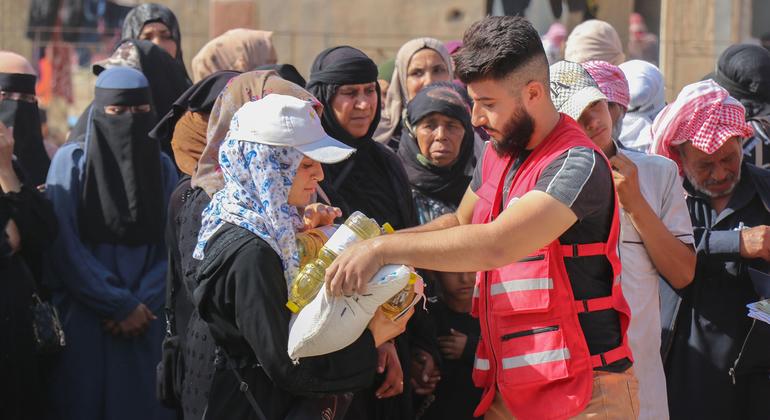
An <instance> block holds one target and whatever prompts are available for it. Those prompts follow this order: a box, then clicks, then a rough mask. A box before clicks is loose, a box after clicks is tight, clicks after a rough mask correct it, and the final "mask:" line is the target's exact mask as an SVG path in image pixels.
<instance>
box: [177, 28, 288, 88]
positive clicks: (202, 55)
mask: <svg viewBox="0 0 770 420" xmlns="http://www.w3.org/2000/svg"><path fill="white" fill-rule="evenodd" d="M272 38H273V33H272V32H269V31H256V30H252V29H242V28H239V29H231V30H229V31H227V32H225V33H223V34H222V35H220V36H218V37H216V38H214V39H212V40H211V41H209V42H208V43H206V45H204V46H203V48H201V49H200V51H198V54H196V55H195V57H193V59H192V73H193V82H196V83H197V82H198V81H199V80H201V79H203V78H204V77H206V76H208V75H210V74H212V73H216V72H218V71H221V70H235V71H240V72H246V71H251V70H254V69H256V68H257V67H259V66H262V65H265V64H275V63H276V62H278V58H277V56H276V52H275V48H274V47H273V41H272Z"/></svg>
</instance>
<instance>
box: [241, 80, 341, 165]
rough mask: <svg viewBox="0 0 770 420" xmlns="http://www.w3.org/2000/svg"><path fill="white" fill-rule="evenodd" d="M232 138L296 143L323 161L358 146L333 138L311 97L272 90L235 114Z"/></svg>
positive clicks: (334, 159) (333, 159)
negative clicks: (314, 106)
mask: <svg viewBox="0 0 770 420" xmlns="http://www.w3.org/2000/svg"><path fill="white" fill-rule="evenodd" d="M227 138H228V139H233V140H239V141H250V142H254V143H261V144H269V145H271V146H285V147H293V148H295V149H297V150H299V151H300V152H302V154H303V155H305V156H307V157H309V158H310V159H313V160H315V161H318V162H321V163H337V162H341V161H343V160H345V159H347V158H349V157H350V155H352V154H353V152H355V151H356V149H354V148H352V147H350V146H347V145H345V144H344V143H342V142H341V141H339V140H337V139H334V138H332V137H331V136H329V135H328V134H326V132H325V131H324V129H323V127H322V126H321V118H320V117H319V116H318V114H317V113H316V111H315V109H313V104H312V103H311V102H309V101H305V100H302V99H298V98H295V97H293V96H288V95H279V94H276V93H271V94H269V95H267V96H265V97H263V98H262V99H260V100H258V101H253V102H247V103H246V104H244V105H243V106H242V107H241V108H240V109H239V110H238V111H237V112H236V113H235V115H233V120H232V123H231V124H230V132H229V133H228V135H227Z"/></svg>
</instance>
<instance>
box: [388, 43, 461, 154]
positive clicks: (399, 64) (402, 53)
mask: <svg viewBox="0 0 770 420" xmlns="http://www.w3.org/2000/svg"><path fill="white" fill-rule="evenodd" d="M425 48H428V49H431V50H433V51H436V52H437V53H438V55H440V56H441V58H443V59H444V63H446V68H447V70H448V71H449V76H450V79H451V77H452V75H453V74H454V65H453V63H452V57H451V56H450V55H449V51H447V49H446V47H445V46H444V43H443V42H441V41H439V40H438V39H435V38H417V39H413V40H411V41H408V42H407V43H406V44H404V45H402V46H401V48H400V49H399V50H398V54H396V65H395V66H396V68H395V71H393V76H392V77H391V79H390V86H389V87H388V94H387V96H386V99H385V104H384V106H383V107H382V116H381V117H380V124H379V125H378V126H377V130H376V131H375V132H374V140H376V141H378V142H380V143H383V144H387V143H388V142H389V141H390V139H391V137H393V134H394V133H395V131H396V128H397V127H398V126H399V124H400V123H401V113H402V112H403V110H404V107H406V103H407V102H408V99H407V96H408V95H407V92H406V71H407V68H408V67H409V62H410V61H411V60H412V56H413V55H415V54H417V52H418V51H420V50H422V49H425Z"/></svg>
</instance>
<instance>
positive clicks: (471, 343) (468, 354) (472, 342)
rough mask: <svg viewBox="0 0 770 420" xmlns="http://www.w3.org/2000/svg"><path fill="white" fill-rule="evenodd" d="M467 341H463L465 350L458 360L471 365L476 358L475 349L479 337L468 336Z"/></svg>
mask: <svg viewBox="0 0 770 420" xmlns="http://www.w3.org/2000/svg"><path fill="white" fill-rule="evenodd" d="M467 337H468V339H467V340H466V341H465V348H464V349H463V354H462V355H461V356H460V359H461V360H463V361H466V362H470V363H471V364H473V361H474V359H475V358H476V347H478V345H479V336H477V335H471V334H468V336H467Z"/></svg>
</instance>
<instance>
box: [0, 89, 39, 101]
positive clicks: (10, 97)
mask: <svg viewBox="0 0 770 420" xmlns="http://www.w3.org/2000/svg"><path fill="white" fill-rule="evenodd" d="M0 101H21V102H27V103H30V104H34V103H37V96H35V94H33V93H21V92H8V91H5V90H0Z"/></svg>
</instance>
